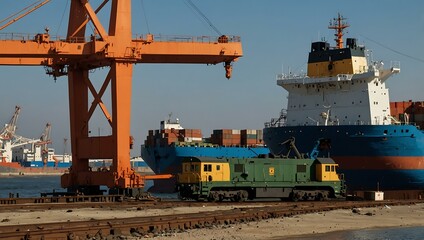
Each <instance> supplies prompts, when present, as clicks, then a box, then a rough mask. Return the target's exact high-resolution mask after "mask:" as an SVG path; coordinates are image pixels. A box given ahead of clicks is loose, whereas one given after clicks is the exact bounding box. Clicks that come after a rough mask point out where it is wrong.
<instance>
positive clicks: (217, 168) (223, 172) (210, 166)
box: [179, 161, 230, 183]
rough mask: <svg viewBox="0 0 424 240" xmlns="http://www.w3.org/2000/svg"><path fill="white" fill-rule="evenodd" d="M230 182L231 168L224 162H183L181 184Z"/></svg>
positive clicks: (180, 175) (180, 176)
mask: <svg viewBox="0 0 424 240" xmlns="http://www.w3.org/2000/svg"><path fill="white" fill-rule="evenodd" d="M212 181H230V166H229V164H228V163H223V162H213V161H212V162H198V161H192V162H188V161H187V162H183V164H182V174H179V182H180V183H196V182H212Z"/></svg>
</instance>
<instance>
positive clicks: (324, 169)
mask: <svg viewBox="0 0 424 240" xmlns="http://www.w3.org/2000/svg"><path fill="white" fill-rule="evenodd" d="M317 161H318V164H316V169H315V170H316V178H317V181H321V182H324V181H339V180H340V179H339V175H338V173H337V168H338V167H339V165H338V164H336V163H335V162H334V160H333V159H331V158H317Z"/></svg>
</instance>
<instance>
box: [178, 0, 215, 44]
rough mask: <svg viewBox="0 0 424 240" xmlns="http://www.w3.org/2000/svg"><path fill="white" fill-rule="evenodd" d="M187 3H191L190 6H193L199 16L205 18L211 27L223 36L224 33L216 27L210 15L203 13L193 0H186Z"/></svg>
mask: <svg viewBox="0 0 424 240" xmlns="http://www.w3.org/2000/svg"><path fill="white" fill-rule="evenodd" d="M186 3H187V4H188V5H189V7H191V8H192V9H193V10H194V11H195V12H196V13H197V14H198V15H199V16H201V17H202V18H203V20H204V21H205V22H206V23H207V24H208V25H209V27H211V28H212V29H213V30H214V31H215V32H216V33H217V34H218V35H219V36H222V33H221V32H220V31H219V30H218V28H216V27H215V25H213V23H212V22H211V21H210V20H209V18H208V17H206V15H205V14H203V12H202V11H200V9H199V8H198V7H197V6H196V5H195V4H194V3H193V2H192V1H191V0H186Z"/></svg>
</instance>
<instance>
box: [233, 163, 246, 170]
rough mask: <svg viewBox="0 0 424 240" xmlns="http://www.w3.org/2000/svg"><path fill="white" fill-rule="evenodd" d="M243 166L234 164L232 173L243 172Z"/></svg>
mask: <svg viewBox="0 0 424 240" xmlns="http://www.w3.org/2000/svg"><path fill="white" fill-rule="evenodd" d="M243 169H244V165H243V164H234V172H243Z"/></svg>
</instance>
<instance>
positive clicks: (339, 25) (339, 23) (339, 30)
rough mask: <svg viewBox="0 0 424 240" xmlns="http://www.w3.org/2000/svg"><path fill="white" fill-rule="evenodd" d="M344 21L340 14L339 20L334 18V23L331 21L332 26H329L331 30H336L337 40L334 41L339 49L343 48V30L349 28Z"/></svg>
mask: <svg viewBox="0 0 424 240" xmlns="http://www.w3.org/2000/svg"><path fill="white" fill-rule="evenodd" d="M344 20H346V18H344V17H343V16H342V15H341V14H340V13H339V14H338V17H337V18H333V21H330V25H329V26H328V28H329V29H334V30H336V34H334V36H336V38H335V39H334V40H335V41H336V43H337V48H338V49H340V48H343V35H344V34H343V30H344V29H345V28H347V27H349V24H347V23H346V22H345V21H344Z"/></svg>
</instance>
